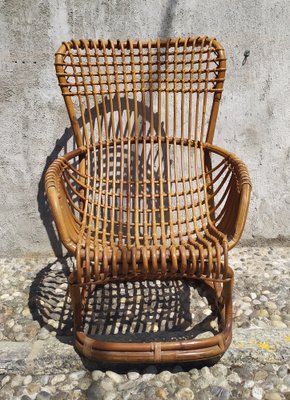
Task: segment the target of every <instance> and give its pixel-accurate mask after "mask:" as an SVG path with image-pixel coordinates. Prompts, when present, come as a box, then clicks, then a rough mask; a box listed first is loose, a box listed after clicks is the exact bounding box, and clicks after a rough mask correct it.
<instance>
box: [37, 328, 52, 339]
mask: <svg viewBox="0 0 290 400" xmlns="http://www.w3.org/2000/svg"><path fill="white" fill-rule="evenodd" d="M37 338H38V339H39V340H46V339H47V338H49V331H48V330H47V329H46V328H45V327H44V326H43V327H42V328H41V329H40V331H39V332H38V335H37Z"/></svg>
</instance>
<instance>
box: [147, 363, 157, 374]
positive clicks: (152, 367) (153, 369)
mask: <svg viewBox="0 0 290 400" xmlns="http://www.w3.org/2000/svg"><path fill="white" fill-rule="evenodd" d="M144 374H157V368H156V367H155V365H149V366H148V367H147V368H145V370H144Z"/></svg>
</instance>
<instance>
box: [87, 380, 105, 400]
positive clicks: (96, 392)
mask: <svg viewBox="0 0 290 400" xmlns="http://www.w3.org/2000/svg"><path fill="white" fill-rule="evenodd" d="M102 398H103V392H102V390H101V388H100V385H99V383H98V382H93V383H92V384H91V385H90V387H89V388H88V390H87V400H100V399H102Z"/></svg>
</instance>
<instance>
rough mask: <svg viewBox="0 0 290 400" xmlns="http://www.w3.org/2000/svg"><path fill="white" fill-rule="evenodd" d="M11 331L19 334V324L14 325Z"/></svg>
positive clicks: (20, 329) (20, 328)
mask: <svg viewBox="0 0 290 400" xmlns="http://www.w3.org/2000/svg"><path fill="white" fill-rule="evenodd" d="M12 330H13V332H14V333H19V332H21V331H22V326H21V325H19V324H16V325H14V326H13V328H12Z"/></svg>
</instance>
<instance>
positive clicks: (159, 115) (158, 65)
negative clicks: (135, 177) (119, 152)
mask: <svg viewBox="0 0 290 400" xmlns="http://www.w3.org/2000/svg"><path fill="white" fill-rule="evenodd" d="M156 48H157V73H158V127H157V137H158V168H159V194H160V221H161V242H162V244H163V245H165V244H166V235H165V218H164V193H163V170H162V146H161V117H162V108H161V63H160V39H158V40H157V44H156Z"/></svg>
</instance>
